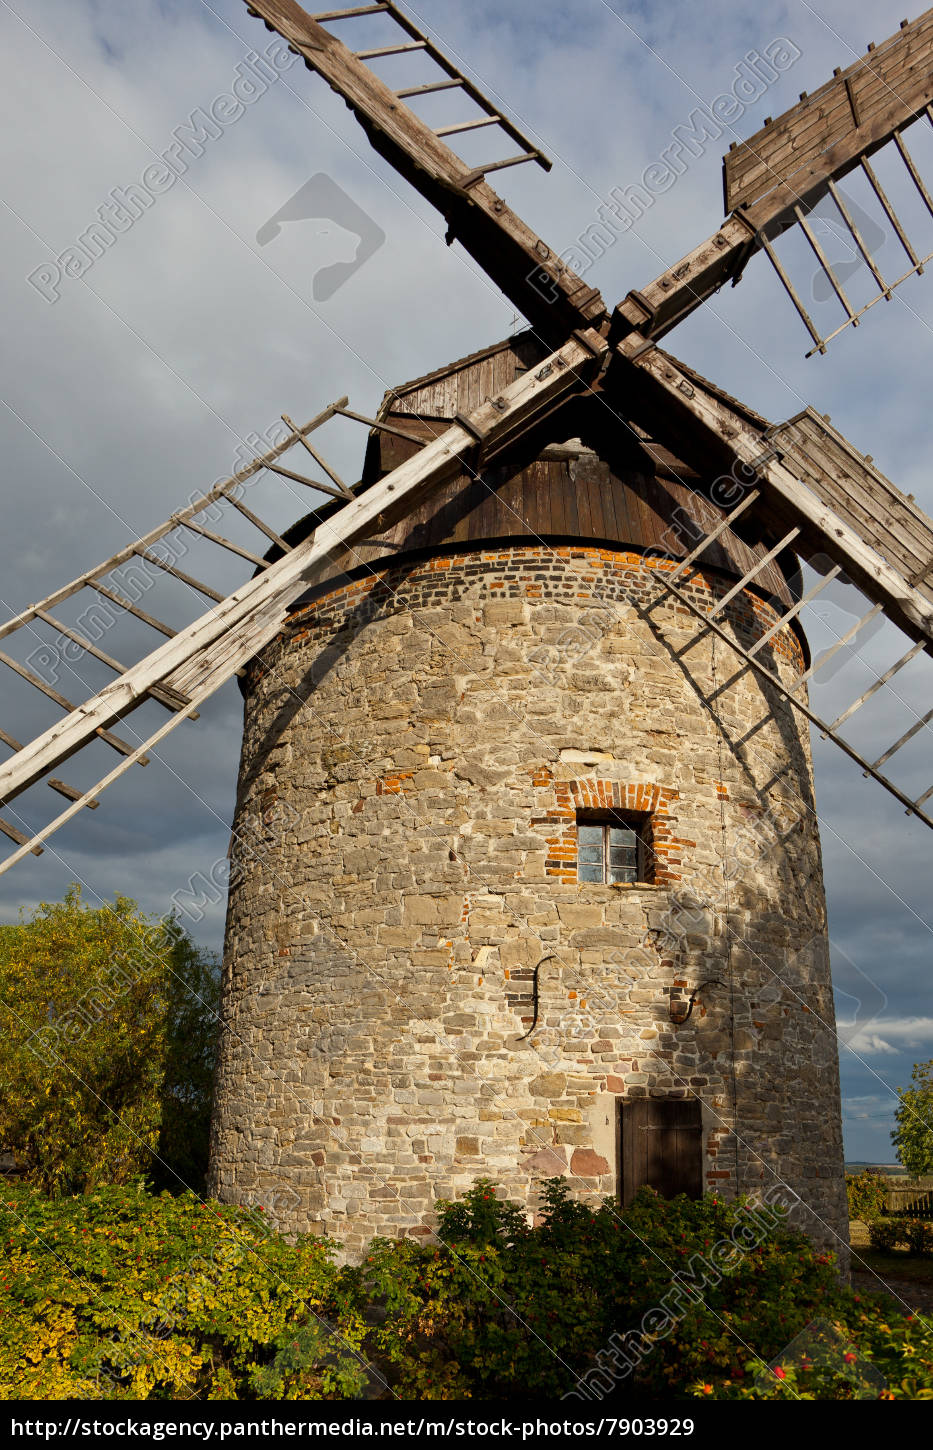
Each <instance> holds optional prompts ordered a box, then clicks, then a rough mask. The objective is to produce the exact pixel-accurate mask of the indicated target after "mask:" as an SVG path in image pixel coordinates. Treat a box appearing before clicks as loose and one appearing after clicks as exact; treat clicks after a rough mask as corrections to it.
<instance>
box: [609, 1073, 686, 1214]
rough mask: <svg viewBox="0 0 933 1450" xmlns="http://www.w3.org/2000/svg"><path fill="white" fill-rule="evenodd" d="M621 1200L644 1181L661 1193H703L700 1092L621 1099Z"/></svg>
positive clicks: (626, 1199) (627, 1198)
mask: <svg viewBox="0 0 933 1450" xmlns="http://www.w3.org/2000/svg"><path fill="white" fill-rule="evenodd" d="M619 1127H620V1136H621V1154H620V1159H621V1164H622V1175H621V1177H622V1184H621V1190H622V1202H623V1204H627V1203H630V1202H631V1201H632V1199H633V1198H634V1196H635V1193H636V1192H637V1190H638V1189H639V1188H641V1186H642V1184H645V1183H647V1184H648V1185H649V1187H651V1188H654V1189H656V1190H657V1192H658V1193H660V1194H661V1196H662V1197H663V1198H673V1197H674V1196H675V1194H678V1193H685V1194H686V1195H687V1196H688V1198H701V1197H702V1196H703V1123H702V1108H701V1104H700V1100H699V1098H635V1099H633V1101H631V1102H623V1103H621V1104H620V1124H619Z"/></svg>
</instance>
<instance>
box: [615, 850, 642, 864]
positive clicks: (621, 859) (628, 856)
mask: <svg viewBox="0 0 933 1450" xmlns="http://www.w3.org/2000/svg"><path fill="white" fill-rule="evenodd" d="M609 860H610V862H611V863H612V865H613V866H637V865H638V852H637V851H636V849H635V847H634V846H610V847H609Z"/></svg>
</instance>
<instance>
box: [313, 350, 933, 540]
mask: <svg viewBox="0 0 933 1450" xmlns="http://www.w3.org/2000/svg"><path fill="white" fill-rule="evenodd" d="M526 371H527V369H526ZM337 412H338V413H339V414H340V416H341V417H342V418H352V419H353V421H354V422H355V423H365V424H366V425H367V427H369V428H378V429H379V431H380V432H381V433H392V434H393V435H394V436H395V437H396V438H404V439H405V441H406V442H407V443H424V439H423V438H417V437H416V436H415V435H414V433H405V432H404V431H403V430H402V429H401V428H393V427H392V425H391V424H390V423H382V422H380V420H379V419H378V418H367V416H366V414H365V413H354V412H352V411H351V409H350V408H338V409H337ZM931 567H933V565H931Z"/></svg>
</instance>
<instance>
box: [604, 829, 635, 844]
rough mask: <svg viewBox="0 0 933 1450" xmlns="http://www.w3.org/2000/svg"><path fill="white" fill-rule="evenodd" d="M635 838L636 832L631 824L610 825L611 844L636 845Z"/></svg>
mask: <svg viewBox="0 0 933 1450" xmlns="http://www.w3.org/2000/svg"><path fill="white" fill-rule="evenodd" d="M635 840H636V836H635V832H634V831H633V830H632V828H631V826H610V827H609V844H610V845H611V846H634V844H635Z"/></svg>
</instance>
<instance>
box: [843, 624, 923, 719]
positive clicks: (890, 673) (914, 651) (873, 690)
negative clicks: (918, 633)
mask: <svg viewBox="0 0 933 1450" xmlns="http://www.w3.org/2000/svg"><path fill="white" fill-rule="evenodd" d="M922 649H923V641H922V640H918V641H917V643H916V644H914V645H911V647H910V649H909V650H908V651H907V653H906V654H903V655H901V657H900V659H899V660H895V661H894V664H893V665H891V666H890V667H889V668H888V669H886V670H885V672H884V674H883V675H879V676H878V678H877V680H875V681H874V683H873V684H871V685H869V687H868V689H867V690H863V691H862V693H861V695H859V697H858V699H857V700H853V702H852V704H851V705H850V706H849V708H848V709H847V710H843V712H842V714H841V715H837V716H836V718H835V720H834V721H833V723H832V725H830V727H829V728H830V730H838V729H839V726H840V725H844V724H845V722H846V720H848V719H850V718H851V717H852V716H853V715H854V714H855V712H856V710H860V709H861V708H862V706H863V705H865V704H867V703H868V701H869V700H870V699H871V698H872V696H873V695H877V693H878V691H879V690H880V689H883V688H884V686H885V685H886V684H887V683H888V680H891V679H893V678H894V676H895V675H896V674H897V672H898V670H902V669H903V668H904V666H905V665H909V664H910V662H911V660H912V659H915V658H916V656H917V655H918V654H919V653H920V651H921V650H922Z"/></svg>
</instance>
